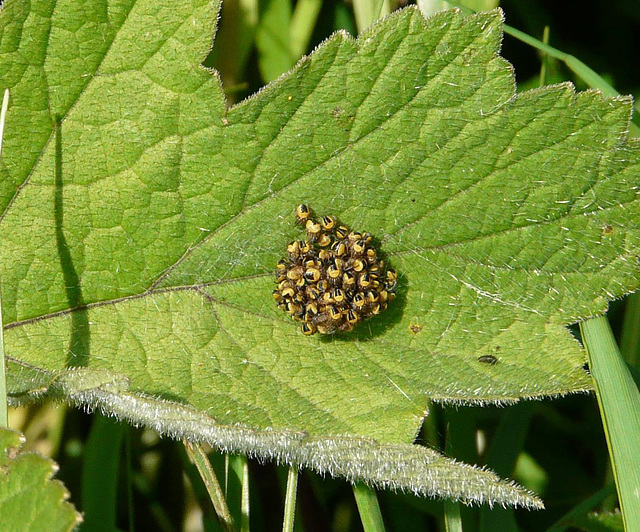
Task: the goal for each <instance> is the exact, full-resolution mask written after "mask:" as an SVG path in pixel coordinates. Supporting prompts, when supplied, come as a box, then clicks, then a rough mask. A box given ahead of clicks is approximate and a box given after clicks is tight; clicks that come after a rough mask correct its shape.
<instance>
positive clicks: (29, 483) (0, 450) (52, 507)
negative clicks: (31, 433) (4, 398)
mask: <svg viewBox="0 0 640 532" xmlns="http://www.w3.org/2000/svg"><path fill="white" fill-rule="evenodd" d="M23 443H24V436H22V434H20V433H19V432H16V431H14V430H9V429H5V428H0V515H1V516H2V528H3V529H4V530H13V531H16V532H17V531H22V530H25V531H26V530H34V531H39V530H50V531H52V532H53V531H56V530H72V529H73V528H74V527H75V526H76V525H77V524H78V523H80V522H81V521H82V517H81V516H80V514H79V513H78V512H76V510H75V508H74V507H73V505H72V504H71V503H69V502H67V499H68V498H69V493H68V492H67V490H66V489H65V487H64V485H63V484H62V483H61V482H59V481H57V480H51V477H52V476H53V475H54V474H55V472H56V471H57V470H58V466H57V465H56V463H55V462H53V461H52V460H49V459H47V458H44V457H43V456H40V455H39V454H36V453H32V452H29V453H25V452H21V451H20V448H21V447H22V445H23Z"/></svg>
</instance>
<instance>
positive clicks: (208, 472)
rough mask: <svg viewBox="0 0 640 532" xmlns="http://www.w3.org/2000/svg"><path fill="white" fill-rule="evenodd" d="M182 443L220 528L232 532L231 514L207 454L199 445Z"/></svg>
mask: <svg viewBox="0 0 640 532" xmlns="http://www.w3.org/2000/svg"><path fill="white" fill-rule="evenodd" d="M183 443H184V447H185V449H186V451H187V454H188V455H189V458H190V459H191V461H192V462H193V463H194V465H195V466H196V468H198V472H199V473H200V478H201V479H202V482H203V483H204V485H205V487H206V488H207V493H208V494H209V498H210V499H211V502H212V504H213V508H214V509H215V511H216V515H217V516H218V519H220V524H221V525H222V528H224V530H227V531H232V530H233V519H232V518H231V512H230V511H229V507H228V506H227V501H226V500H225V498H224V493H223V492H222V487H221V486H220V483H219V482H218V477H217V476H216V474H215V472H214V471H213V468H212V467H211V462H209V458H208V457H207V453H205V452H204V449H203V448H202V445H200V444H197V443H190V442H188V441H186V440H184V441H183Z"/></svg>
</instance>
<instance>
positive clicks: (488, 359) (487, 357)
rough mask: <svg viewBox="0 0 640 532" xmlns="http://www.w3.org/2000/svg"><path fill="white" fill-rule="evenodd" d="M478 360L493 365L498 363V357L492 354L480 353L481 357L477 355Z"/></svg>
mask: <svg viewBox="0 0 640 532" xmlns="http://www.w3.org/2000/svg"><path fill="white" fill-rule="evenodd" d="M478 362H482V363H483V364H489V365H491V366H493V365H495V364H497V363H498V359H497V358H496V357H494V356H493V355H482V356H481V357H478Z"/></svg>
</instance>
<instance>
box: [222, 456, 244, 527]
mask: <svg viewBox="0 0 640 532" xmlns="http://www.w3.org/2000/svg"><path fill="white" fill-rule="evenodd" d="M225 459H226V464H227V468H226V469H227V483H226V491H227V502H228V504H229V509H230V510H231V516H232V518H233V522H234V523H236V530H240V531H241V532H245V531H246V532H248V530H249V462H248V461H247V457H246V456H244V455H242V454H230V455H226V456H225ZM238 523H239V524H240V525H239V526H238Z"/></svg>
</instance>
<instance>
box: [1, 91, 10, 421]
mask: <svg viewBox="0 0 640 532" xmlns="http://www.w3.org/2000/svg"><path fill="white" fill-rule="evenodd" d="M8 107H9V90H8V89H5V91H4V96H3V98H2V111H1V112H0V156H1V155H2V137H3V135H4V119H5V117H6V116H7V108H8ZM3 331H4V327H3V325H2V284H1V283H0V427H8V426H9V414H8V412H7V380H6V378H5V370H4V334H3Z"/></svg>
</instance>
